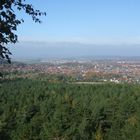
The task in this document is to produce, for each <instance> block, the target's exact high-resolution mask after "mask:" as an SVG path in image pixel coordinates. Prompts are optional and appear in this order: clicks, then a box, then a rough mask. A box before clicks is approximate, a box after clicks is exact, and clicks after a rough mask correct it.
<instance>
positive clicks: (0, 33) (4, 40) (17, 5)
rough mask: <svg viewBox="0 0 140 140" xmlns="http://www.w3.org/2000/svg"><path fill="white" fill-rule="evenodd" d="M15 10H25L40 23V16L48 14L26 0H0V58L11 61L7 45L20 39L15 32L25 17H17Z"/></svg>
mask: <svg viewBox="0 0 140 140" xmlns="http://www.w3.org/2000/svg"><path fill="white" fill-rule="evenodd" d="M15 11H16V12H17V11H19V12H20V11H21V12H25V13H26V14H28V15H29V16H31V18H32V20H33V21H35V22H38V23H41V21H40V19H39V16H41V15H46V13H45V12H41V11H40V10H37V9H34V7H33V5H32V4H28V3H27V2H26V0H0V59H5V60H7V61H8V62H9V63H10V62H11V59H10V57H9V55H11V52H10V51H9V49H8V48H7V45H8V44H10V43H16V42H17V41H18V36H17V34H16V33H15V32H16V31H17V26H18V25H20V24H21V23H22V22H24V19H22V18H21V19H19V18H17V15H16V12H15Z"/></svg>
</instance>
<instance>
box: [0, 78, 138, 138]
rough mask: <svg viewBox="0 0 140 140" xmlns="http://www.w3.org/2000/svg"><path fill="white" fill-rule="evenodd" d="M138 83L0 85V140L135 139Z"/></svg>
mask: <svg viewBox="0 0 140 140" xmlns="http://www.w3.org/2000/svg"><path fill="white" fill-rule="evenodd" d="M139 138H140V86H139V85H138V84H113V83H106V84H95V85H94V84H93V85H86V84H72V83H71V84H70V83H67V82H65V83H64V82H56V83H53V82H49V81H47V80H40V79H28V78H27V79H23V78H16V79H12V80H1V81H0V140H139Z"/></svg>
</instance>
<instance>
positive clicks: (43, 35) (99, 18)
mask: <svg viewBox="0 0 140 140" xmlns="http://www.w3.org/2000/svg"><path fill="white" fill-rule="evenodd" d="M28 1H29V2H30V3H32V4H33V5H34V7H35V8H37V9H40V10H41V11H46V13H47V16H46V17H41V20H42V24H35V23H33V22H32V20H31V18H30V17H29V16H27V15H26V14H23V13H17V14H18V17H21V18H24V19H25V23H23V24H22V25H20V26H19V28H18V32H17V34H18V35H19V42H20V43H21V44H20V43H19V44H17V45H16V46H22V49H21V51H23V47H24V46H25V45H26V46H28V47H26V49H27V48H29V47H30V49H31V48H32V50H34V44H35V43H34V42H37V44H38V46H41V47H44V48H45V50H46V51H47V48H48V52H49V49H50V46H52V47H54V51H55V47H57V44H59V45H58V46H60V44H61V46H62V47H60V48H59V49H61V50H62V49H64V47H66V46H69V47H71V46H75V47H76V46H77V47H79V48H80V49H79V50H78V51H80V50H82V49H83V46H88V49H90V48H91V49H92V50H94V49H96V50H97V52H98V53H97V54H96V55H100V50H102V51H105V53H104V55H110V54H113V55H119V54H121V55H127V54H125V53H124V54H122V50H128V51H127V52H128V55H130V54H131V53H132V54H131V55H139V54H138V51H139V52H140V46H139V44H140V0H28ZM31 42H33V43H31ZM24 43H25V45H24ZM51 43H52V44H51ZM50 44H51V45H50ZM54 44H55V46H54ZM66 44H67V45H66ZM68 44H69V45H68ZM107 45H108V46H112V47H108V48H106V47H104V46H107ZM97 46H98V47H97ZM138 46H139V47H138ZM122 47H124V48H122ZM16 48H17V49H15V48H13V50H12V51H13V52H15V54H16V55H19V56H20V48H21V47H20V48H18V47H16ZM26 49H25V50H26ZM38 49H39V48H38ZM51 49H52V48H51ZM106 49H111V51H110V50H109V52H110V53H107V52H106ZM116 49H118V50H117V51H116ZM68 50H69V49H68ZM70 50H71V52H74V51H75V50H74V47H71V49H70ZM96 50H95V52H96ZM113 50H114V52H113ZM132 50H134V51H132ZM16 51H17V52H18V54H17V52H16ZM48 52H47V54H48ZM115 52H117V53H116V54H115ZM43 53H44V52H43ZM25 54H26V53H25ZM16 55H15V57H16ZM53 55H55V56H57V53H56V52H55V53H54V54H53ZM61 55H63V54H61ZM85 55H86V54H85ZM94 55H95V53H94ZM101 55H103V53H101ZM25 56H26V55H25ZM44 57H45V53H44Z"/></svg>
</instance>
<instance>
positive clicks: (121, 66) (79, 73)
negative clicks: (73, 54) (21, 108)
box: [0, 58, 140, 83]
mask: <svg viewBox="0 0 140 140" xmlns="http://www.w3.org/2000/svg"><path fill="white" fill-rule="evenodd" d="M0 72H1V73H2V74H3V77H5V78H12V77H23V78H24V77H25V78H29V77H35V76H36V77H37V76H41V75H42V76H43V77H47V76H48V75H59V76H60V75H61V76H62V75H63V76H67V77H71V78H72V79H73V81H77V82H114V83H125V82H126V83H140V58H104V59H103V58H79V59H78V58H77V59H74V58H73V59H48V60H45V59H41V60H38V61H33V62H30V63H27V62H26V63H25V62H13V63H12V64H5V63H2V62H1V65H0Z"/></svg>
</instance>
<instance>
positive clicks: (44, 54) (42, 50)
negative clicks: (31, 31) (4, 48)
mask: <svg viewBox="0 0 140 140" xmlns="http://www.w3.org/2000/svg"><path fill="white" fill-rule="evenodd" d="M9 48H10V50H11V52H12V53H13V55H12V59H40V58H71V57H103V56H111V57H113V56H118V57H119V56H120V57H121V56H122V57H123V56H125V57H135V56H140V55H139V52H140V44H134V45H127V44H122V45H111V44H109V45H107V44H105V45H102V44H83V43H77V42H54V43H53V42H20V43H18V44H16V45H15V46H14V47H9Z"/></svg>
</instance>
